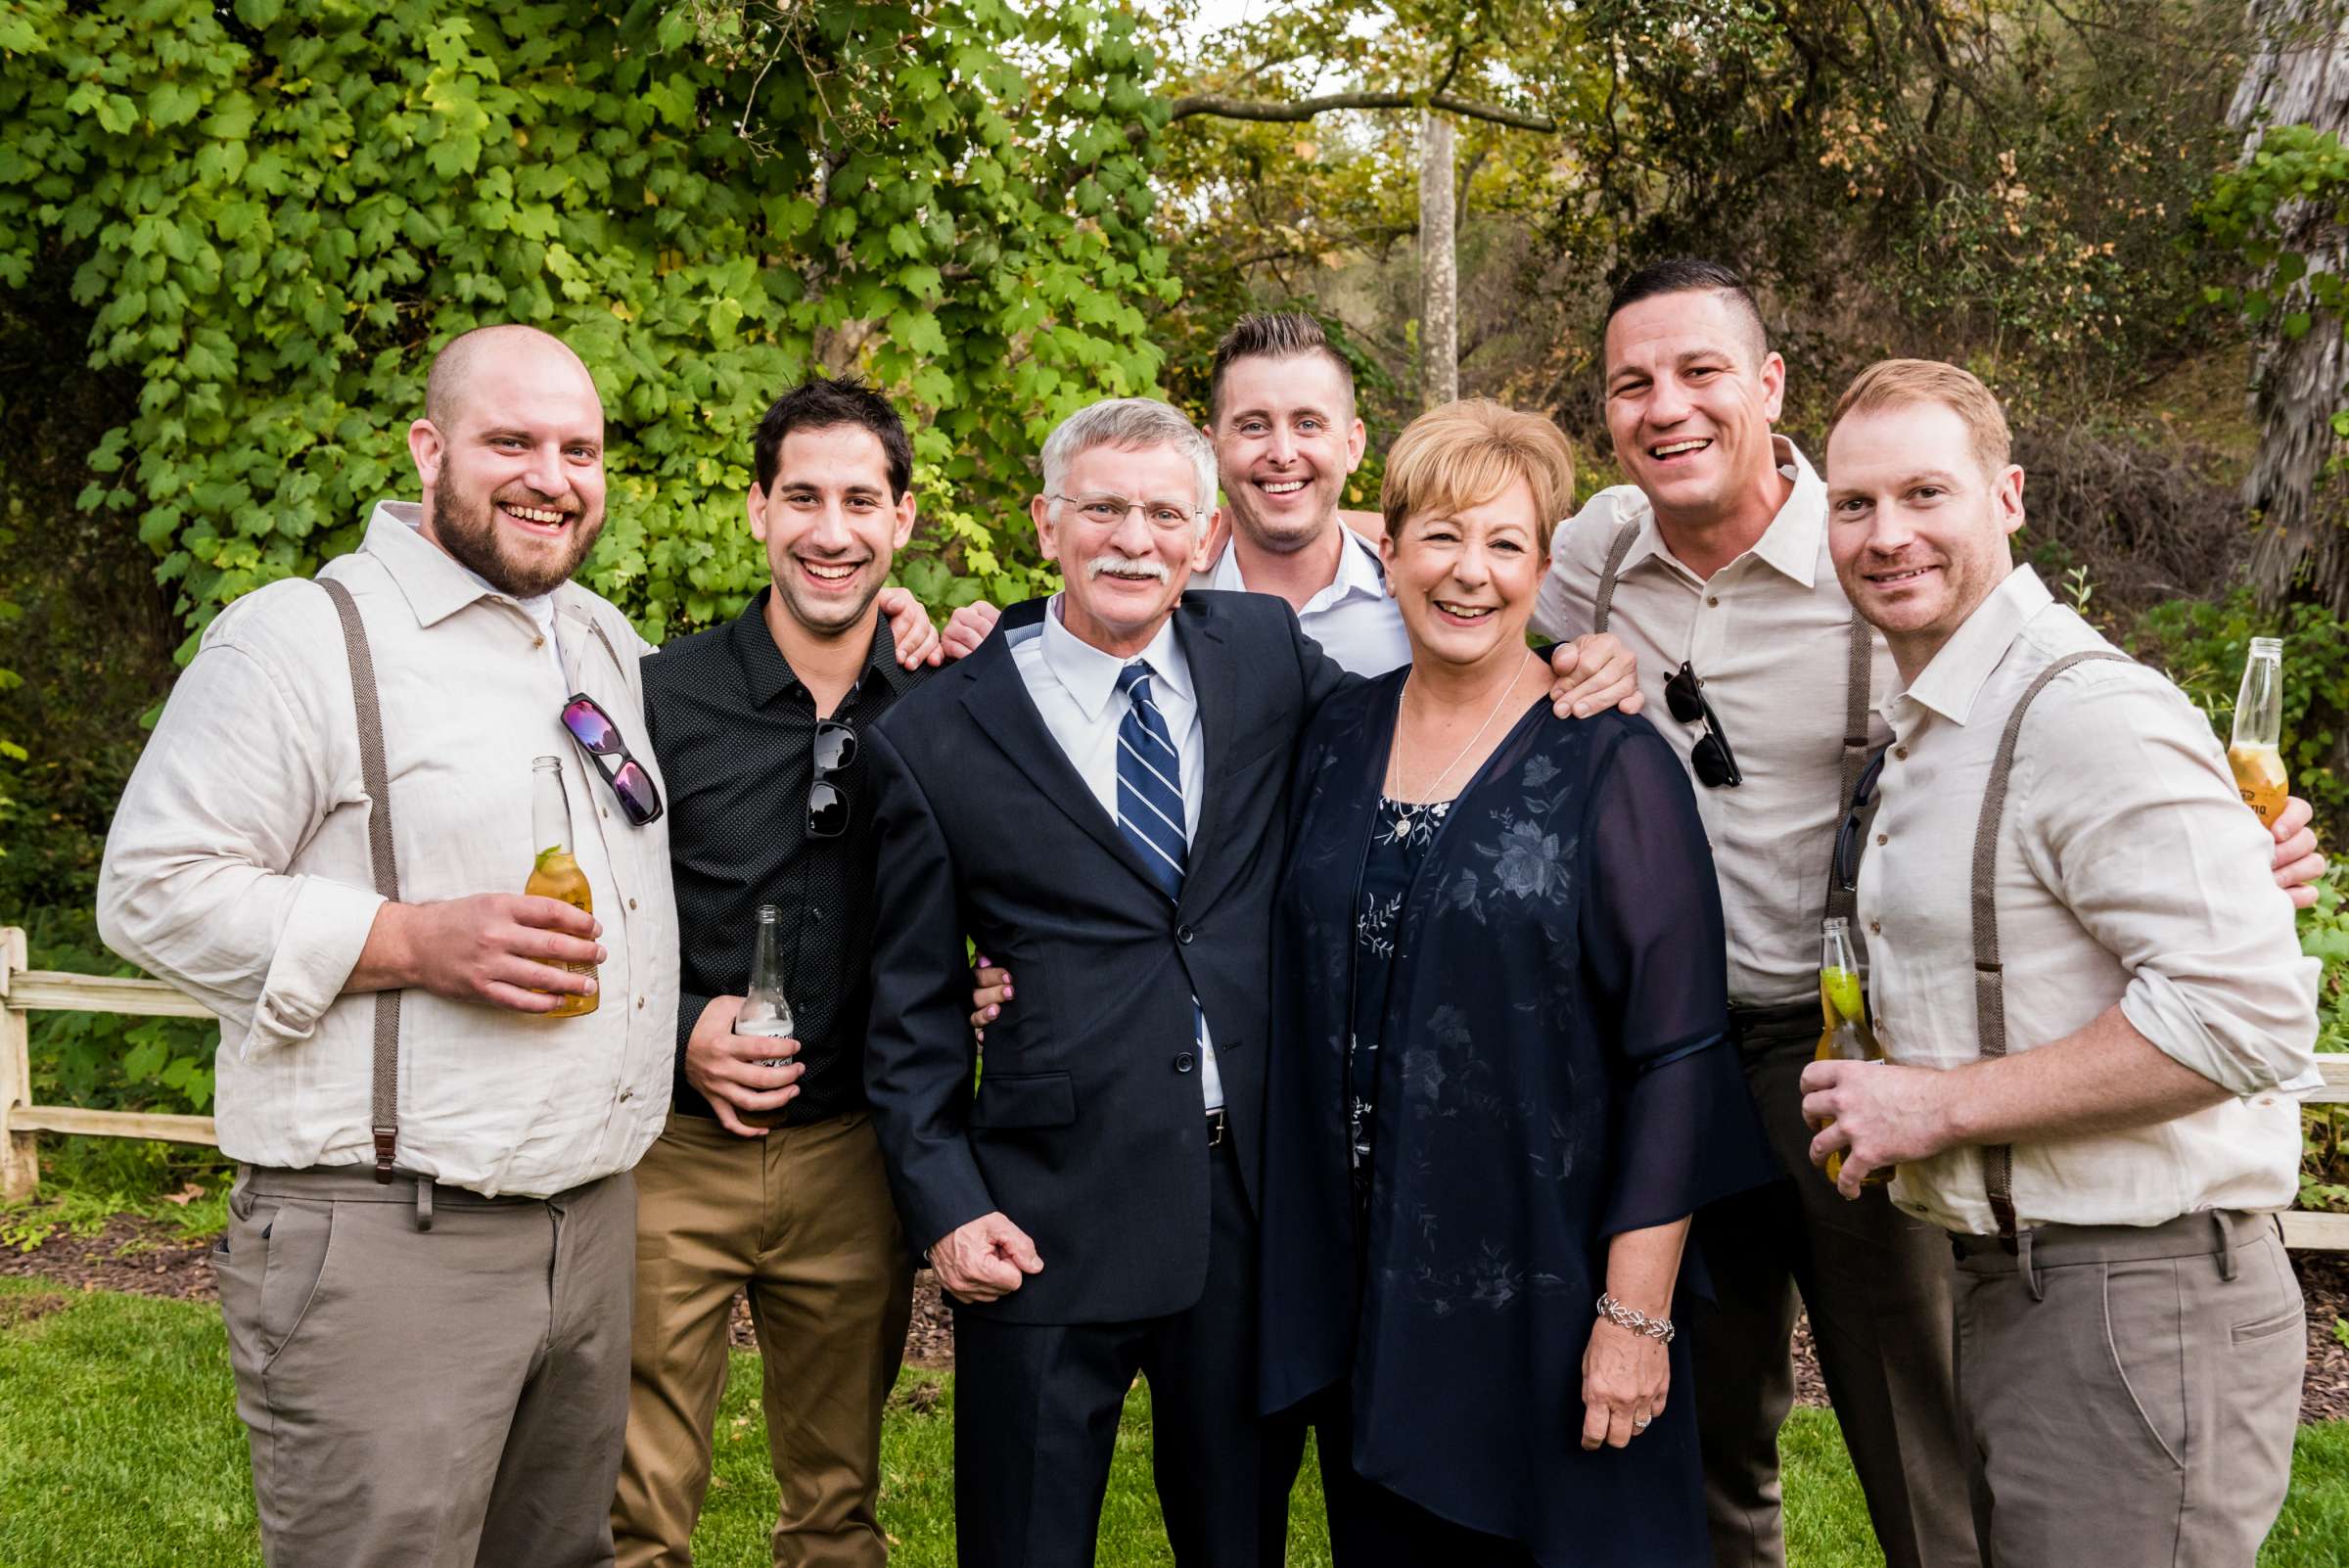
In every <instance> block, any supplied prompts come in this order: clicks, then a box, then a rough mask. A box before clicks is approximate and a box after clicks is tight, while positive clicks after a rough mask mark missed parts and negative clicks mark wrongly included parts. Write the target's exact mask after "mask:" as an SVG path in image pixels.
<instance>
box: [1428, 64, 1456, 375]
mask: <svg viewBox="0 0 2349 1568" xmlns="http://www.w3.org/2000/svg"><path fill="white" fill-rule="evenodd" d="M1451 173H1452V146H1451V119H1450V118H1449V117H1447V116H1446V115H1440V114H1438V113H1436V112H1435V111H1434V110H1432V109H1431V110H1429V111H1427V112H1426V113H1425V114H1424V115H1421V116H1420V120H1419V395H1420V400H1421V403H1422V405H1423V406H1425V407H1428V408H1434V407H1435V406H1437V405H1438V404H1440V403H1449V402H1451V400H1452V399H1453V398H1455V397H1457V396H1459V395H1460V274H1459V256H1458V253H1457V251H1456V250H1455V248H1454V246H1455V242H1454V239H1453V235H1452V197H1451V184H1452V181H1451Z"/></svg>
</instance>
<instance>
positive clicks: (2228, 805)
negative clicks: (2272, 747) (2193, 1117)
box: [2013, 664, 2322, 1095]
mask: <svg viewBox="0 0 2349 1568" xmlns="http://www.w3.org/2000/svg"><path fill="white" fill-rule="evenodd" d="M2043 707H2044V708H2046V709H2047V710H2049V711H2048V712H2045V713H2042V712H2039V711H2038V710H2039V709H2040V708H2043ZM2030 722H2031V724H2032V727H2033V728H2034V730H2036V731H2039V738H2038V741H2037V743H2036V744H2034V745H2032V746H2030V747H2027V748H2025V754H2026V756H2027V757H2029V758H2030V759H2031V761H2030V762H2029V763H2027V764H2020V765H2018V766H2017V767H2016V769H2015V774H2014V783H2013V790H2014V800H2015V802H2016V804H2017V805H2018V806H2021V807H2023V809H2024V812H2025V814H2026V822H2027V825H2028V828H2029V831H2026V832H2025V833H2024V834H2023V835H2022V836H2021V837H2022V843H2023V845H2024V846H2025V853H2027V854H2029V855H2030V856H2031V857H2032V869H2033V870H2034V872H2035V873H2036V874H2037V875H2038V876H2039V877H2040V878H2041V879H2042V880H2043V881H2044V882H2045V883H2046V884H2047V886H2048V887H2050V889H2052V890H2053V891H2054V892H2055V894H2056V895H2057V897H2058V898H2059V899H2061V900H2062V901H2063V902H2064V903H2065V904H2066V905H2067V906H2068V907H2069V908H2070V909H2071V911H2072V913H2073V915H2074V917H2075V918H2077V919H2078V920H2079V921H2080V923H2081V925H2082V926H2083V927H2084V928H2086V930H2087V931H2088V933H2089V935H2090V936H2092V937H2093V938H2095V940H2096V942H2097V943H2098V944H2100V945H2102V946H2103V947H2104V948H2105V949H2106V950H2107V951H2108V952H2110V953H2112V954H2113V955H2114V956H2115V957H2116V958H2118V959H2119V960H2120V961H2121V963H2122V964H2123V965H2124V966H2125V967H2126V968H2127V969H2128V971H2129V982H2128V987H2127V989H2126V991H2125V992H2123V993H2122V996H2121V999H2120V1007H2121V1012H2122V1015H2123V1016H2124V1017H2125V1018H2127V1019H2128V1021H2129V1023H2130V1025H2131V1026H2132V1027H2133V1028H2135V1029H2136V1030H2137V1031H2138V1033H2139V1034H2141V1035H2142V1036H2144V1037H2145V1038H2146V1039H2148V1040H2150V1041H2151V1042H2152V1043H2153V1044H2154V1046H2155V1047H2156V1048H2158V1049H2159V1050H2160V1051H2161V1052H2162V1053H2163V1054H2165V1055H2167V1056H2169V1057H2170V1058H2172V1059H2173V1060H2175V1061H2176V1062H2178V1063H2179V1064H2180V1065H2181V1066H2183V1067H2187V1068H2189V1069H2191V1070H2192V1071H2194V1072H2196V1073H2199V1074H2201V1075H2202V1076H2203V1077H2204V1078H2206V1079H2209V1080H2210V1081H2211V1082H2212V1083H2213V1084H2218V1085H2219V1086H2220V1087H2222V1088H2225V1089H2229V1090H2231V1091H2233V1092H2234V1093H2235V1094H2238V1095H2252V1094H2258V1093H2262V1092H2264V1091H2266V1090H2270V1089H2274V1088H2277V1087H2280V1086H2284V1085H2288V1084H2292V1083H2293V1082H2294V1081H2295V1080H2302V1079H2304V1077H2305V1075H2306V1074H2307V1072H2308V1070H2309V1069H2310V1067H2311V1066H2312V1065H2313V1051H2314V1047H2315V1043H2316V1036H2317V987H2318V978H2319V975H2320V973H2321V969H2322V966H2321V965H2320V964H2319V963H2318V961H2317V960H2316V959H2314V958H2310V957H2306V956H2304V955H2303V954H2302V953H2301V951H2300V945H2299V941H2298V939H2297V937H2296V935H2295V933H2294V929H2293V919H2292V907H2291V900H2290V899H2289V898H2288V897H2287V896H2286V895H2285V894H2284V893H2283V892H2282V891H2281V890H2280V889H2279V888H2278V887H2277V886H2276V880H2275V875H2274V870H2273V866H2274V857H2275V843H2274V841H2273V839H2272V838H2271V836H2270V835H2269V833H2268V831H2267V830H2266V829H2265V828H2264V827H2262V826H2261V825H2260V822H2259V819H2258V818H2257V817H2256V816H2254V815H2253V814H2252V813H2251V812H2250V811H2249V810H2247V809H2245V807H2244V806H2243V804H2242V799H2241V797H2240V795H2239V794H2238V793H2237V791H2236V790H2235V787H2234V782H2233V780H2232V779H2231V778H2230V777H2229V775H2228V772H2227V766H2226V759H2225V755H2224V754H2223V753H2222V752H2221V751H2220V750H2219V747H2218V743H2217V741H2216V739H2215V738H2214V737H2213V736H2212V735H2211V732H2210V726H2209V724H2208V723H2207V722H2206V721H2205V720H2204V719H2203V717H2202V715H2200V714H2198V713H2196V712H2195V711H2194V709H2193V708H2192V707H2191V706H2190V705H2189V704H2188V702H2187V701H2186V700H2185V698H2183V697H2182V696H2180V695H2179V694H2178V693H2177V692H2176V691H2175V690H2174V689H2172V688H2171V687H2170V686H2169V685H2168V683H2167V682H2163V681H2161V680H2160V679H2159V677H2157V676H2154V675H2152V674H2151V673H2150V672H2148V671H2145V670H2142V669H2130V668H2128V667H2126V666H2120V665H2111V664H2103V665H2096V666H2083V667H2081V668H2080V669H2078V670H2075V671H2070V672H2067V674H2066V675H2064V676H2062V677H2059V678H2058V681H2057V683H2056V684H2055V685H2054V686H2052V687H2050V689H2049V690H2048V691H2047V692H2046V693H2045V694H2044V695H2043V696H2042V697H2041V698H2040V700H2039V703H2038V704H2035V705H2034V712H2033V714H2032V716H2031V720H2030ZM2042 725H2045V728H2044V729H2041V726H2042Z"/></svg>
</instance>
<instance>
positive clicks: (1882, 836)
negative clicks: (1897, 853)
mask: <svg viewBox="0 0 2349 1568" xmlns="http://www.w3.org/2000/svg"><path fill="white" fill-rule="evenodd" d="M1876 842H1877V843H1878V844H1890V843H1891V842H1892V835H1890V834H1889V833H1879V834H1877V835H1876Z"/></svg>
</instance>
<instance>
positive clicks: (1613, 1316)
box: [1598, 1291, 1680, 1345]
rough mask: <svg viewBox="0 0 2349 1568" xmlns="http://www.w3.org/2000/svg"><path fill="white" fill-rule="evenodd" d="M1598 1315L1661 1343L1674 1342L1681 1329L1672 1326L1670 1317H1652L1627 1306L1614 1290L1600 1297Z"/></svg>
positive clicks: (1619, 1326)
mask: <svg viewBox="0 0 2349 1568" xmlns="http://www.w3.org/2000/svg"><path fill="white" fill-rule="evenodd" d="M1598 1315H1599V1316H1601V1317H1604V1318H1605V1319H1606V1320H1607V1321H1608V1322H1610V1323H1613V1324H1614V1325H1615V1326H1616V1327H1617V1328H1628V1329H1630V1330H1631V1331H1632V1332H1633V1333H1635V1334H1645V1335H1646V1336H1647V1337H1648V1338H1650V1339H1652V1340H1654V1341H1656V1342H1657V1343H1658V1344H1660V1345H1669V1344H1671V1343H1672V1336H1673V1335H1675V1334H1677V1333H1679V1332H1680V1330H1679V1329H1677V1328H1675V1327H1673V1326H1672V1319H1671V1318H1669V1317H1650V1316H1648V1315H1647V1314H1645V1313H1643V1312H1641V1311H1640V1310H1639V1309H1638V1308H1636V1307H1626V1306H1625V1305H1624V1304H1623V1303H1621V1302H1619V1301H1617V1300H1616V1299H1615V1296H1614V1293H1613V1292H1611V1291H1610V1292H1608V1293H1606V1294H1604V1295H1602V1296H1600V1297H1599V1298H1598Z"/></svg>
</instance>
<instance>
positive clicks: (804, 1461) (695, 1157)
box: [612, 1112, 913, 1568]
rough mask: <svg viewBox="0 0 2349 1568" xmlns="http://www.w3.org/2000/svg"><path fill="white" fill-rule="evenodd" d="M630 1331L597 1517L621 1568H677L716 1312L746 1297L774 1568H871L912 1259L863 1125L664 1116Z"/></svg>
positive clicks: (714, 1377) (718, 1384)
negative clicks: (771, 1495)
mask: <svg viewBox="0 0 2349 1568" xmlns="http://www.w3.org/2000/svg"><path fill="white" fill-rule="evenodd" d="M636 1181H637V1190H638V1193H639V1194H640V1197H639V1212H638V1221H637V1232H636V1333H635V1349H634V1355H633V1383H632V1386H631V1388H630V1391H629V1395H628V1435H627V1453H626V1459H625V1462H624V1464H623V1465H622V1472H621V1478H620V1492H619V1498H618V1500H617V1501H616V1502H615V1503H614V1505H613V1509H612V1523H613V1530H614V1534H615V1536H616V1537H617V1540H618V1544H619V1560H620V1562H621V1563H622V1565H624V1568H638V1565H641V1564H647V1563H665V1564H666V1563H674V1564H685V1563H690V1562H691V1561H692V1560H693V1557H692V1541H693V1526H694V1522H695V1520H697V1519H698V1518H700V1516H701V1511H702V1498H703V1495H704V1493H705V1492H707V1490H708V1489H709V1485H710V1440H711V1425H712V1423H713V1421H714V1419H715V1417H716V1414H717V1402H718V1397H719V1396H720V1395H721V1394H723V1393H724V1391H725V1386H726V1314H727V1311H728V1309H729V1308H730V1307H731V1305H732V1303H733V1299H734V1294H735V1292H736V1291H738V1290H740V1289H742V1288H743V1287H744V1286H745V1285H748V1286H749V1287H750V1297H751V1317H752V1321H753V1323H754V1324H755V1325H756V1327H757V1329H758V1333H759V1353H760V1360H761V1362H762V1363H763V1367H764V1374H765V1376H764V1386H763V1391H762V1392H763V1395H764V1404H765V1407H766V1434H767V1446H768V1448H769V1450H770V1454H771V1457H772V1458H773V1461H774V1470H775V1481H776V1483H777V1485H778V1486H779V1487H780V1488H781V1489H782V1515H781V1518H780V1519H778V1520H777V1522H776V1525H775V1537H774V1552H775V1561H776V1562H777V1563H778V1564H786V1565H799V1564H808V1565H824V1568H830V1565H834V1564H839V1565H857V1568H864V1565H870V1568H879V1565H880V1564H881V1563H882V1562H884V1561H885V1560H886V1559H887V1557H888V1544H887V1541H886V1540H885V1538H884V1537H883V1536H882V1534H881V1526H880V1523H879V1522H878V1520H877V1519H876V1518H875V1517H874V1509H873V1504H874V1499H875V1496H876V1495H877V1494H878V1493H879V1491H880V1487H881V1411H882V1407H883V1406H884V1405H885V1404H886V1403H887V1401H888V1399H889V1391H890V1388H891V1386H892V1385H893V1384H894V1383H896V1381H897V1376H898V1362H899V1360H901V1359H902V1357H903V1355H904V1349H905V1325H906V1321H907V1319H908V1318H909V1317H910V1316H911V1314H912V1307H913V1301H912V1292H913V1257H912V1253H911V1252H910V1250H909V1249H908V1248H907V1247H906V1244H905V1235H904V1232H903V1230H902V1229H901V1228H899V1226H898V1216H897V1210H896V1209H895V1207H893V1205H892V1204H891V1201H890V1195H889V1180H888V1176H887V1175H886V1173H885V1172H884V1171H883V1169H882V1164H881V1144H880V1139H879V1138H878V1137H877V1136H876V1135H875V1134H874V1131H873V1127H872V1121H871V1119H870V1117H868V1116H867V1115H866V1114H865V1113H863V1112H858V1113H856V1114H854V1115H852V1116H843V1117H835V1118H832V1119H831V1120H829V1121H824V1122H816V1123H812V1124H810V1125H808V1126H806V1127H780V1128H776V1129H775V1130H772V1131H770V1132H768V1133H767V1134H766V1136H764V1137H762V1138H744V1137H737V1136H736V1135H734V1134H733V1133H731V1132H728V1131H727V1130H725V1129H724V1128H722V1127H720V1126H718V1125H717V1123H715V1122H714V1121H710V1120H708V1119H707V1118H704V1117H696V1116H678V1115H674V1114H671V1115H670V1117H669V1119H668V1126H667V1127H666V1128H665V1129H664V1130H662V1133H661V1136H660V1138H659V1139H658V1140H657V1141H656V1142H655V1143H654V1144H653V1146H652V1149H651V1150H650V1151H649V1152H648V1153H647V1154H646V1155H645V1157H644V1161H643V1163H642V1164H640V1165H639V1166H637V1168H636Z"/></svg>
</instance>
